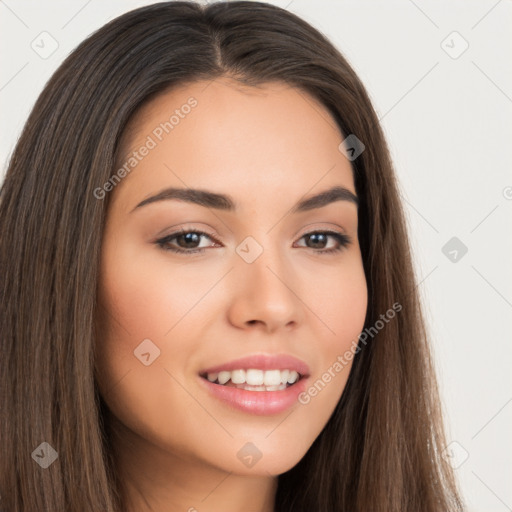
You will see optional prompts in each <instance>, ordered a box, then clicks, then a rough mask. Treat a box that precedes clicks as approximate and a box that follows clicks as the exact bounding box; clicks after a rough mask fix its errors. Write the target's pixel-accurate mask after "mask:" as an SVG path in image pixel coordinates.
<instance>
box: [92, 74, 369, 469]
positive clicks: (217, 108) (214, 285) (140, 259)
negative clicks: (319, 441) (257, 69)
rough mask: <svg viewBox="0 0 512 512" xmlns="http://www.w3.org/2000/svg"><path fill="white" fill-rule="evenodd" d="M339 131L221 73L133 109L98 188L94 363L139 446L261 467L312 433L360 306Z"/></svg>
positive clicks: (272, 88) (301, 105)
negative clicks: (114, 161)
mask: <svg viewBox="0 0 512 512" xmlns="http://www.w3.org/2000/svg"><path fill="white" fill-rule="evenodd" d="M171 116H173V117H171ZM166 123H167V124H166ZM343 138H344V137H343V136H342V134H341V133H340V132H339V129H338V128H337V126H336V123H335V121H334V119H333V118H332V117H331V115H330V114H329V112H328V111H327V110H326V109H325V108H324V107H323V106H322V105H321V104H320V103H318V102H317V101H316V100H315V99H313V98H312V97H311V96H309V95H307V94H306V93H305V92H302V91H298V90H297V89H294V88H291V87H289V86H287V85H284V84H280V83H271V84H266V85H265V86H261V87H258V88H253V87H242V86H241V85H239V84H236V83H235V82H233V81H231V80H230V79H228V78H221V79H217V80H215V81H213V82H196V83H193V84H191V85H187V86H182V87H181V88H179V89H174V90H172V92H166V93H165V94H162V95H160V96H159V97H157V98H155V99H153V100H152V101H151V102H149V103H148V104H146V105H145V106H144V107H143V108H142V110H140V111H139V112H138V113H137V115H136V116H135V118H134V119H133V120H132V122H131V123H130V125H129V127H128V128H127V130H126V133H125V134H124V137H123V141H122V151H121V155H122V156H121V158H120V160H119V162H118V166H117V167H116V172H117V173H118V177H119V178H121V179H120V180H117V181H116V182H115V183H114V182H112V183H110V184H107V185H106V186H105V187H104V190H105V191H107V192H106V193H108V194H111V196H110V198H109V199H110V200H111V202H110V205H109V211H108V216H107V221H106V226H105V231H104V238H103V244H102V254H101V272H100V277H99V289H98V294H99V295H98V300H99V305H100V308H99V318H98V338H97V360H96V368H97V379H98V385H99V389H100V392H101V393H102V396H103V398H104V399H105V401H106V403H107V405H108V407H109V409H110V410H111V412H112V414H113V416H114V417H115V419H116V421H117V422H118V423H119V425H120V426H122V428H123V431H124V435H126V436H130V437H131V439H132V444H133V446H134V449H137V448H136V446H138V445H143V444H145V445H146V446H151V450H149V449H148V450H145V451H144V452H143V453H145V454H148V457H149V454H150V453H152V454H158V457H159V458H160V460H168V461H180V463H182V464H186V462H187V461H195V463H197V464H201V465H203V466H210V467H215V468H219V469H221V470H223V471H227V472H232V473H236V474H240V475H267V476H268V475H269V474H270V475H277V474H280V473H283V472H285V471H287V470H288V469H290V468H291V467H293V466H294V465H295V464H296V463H297V462H298V461H299V460H300V459H301V458H302V457H303V456H304V454H305V453H306V452H307V450H308V449H309V447H310V446H311V444H312V443H313V441H314V440H315V438H316V437H317V436H318V435H319V434H320V432H321V431H322V429H323V428H324V426H325V425H326V423H327V421H328V419H329V417H330V416H331V414H332V412H333V410H334V408H335V406H336V404H337V403H338V401H339V399H340V397H341V394H342V392H343V389H344V387H345V384H346V381H347V378H348V375H349V371H350V367H351V364H352V362H351V360H350V358H346V357H343V355H344V354H345V353H346V352H347V351H350V350H351V349H353V347H354V342H355V341H356V340H357V338H358V334H359V333H360V332H361V330H362V329H363V326H364V318H365V313H366V307H367V288H366V280H365V275H364V271H363V265H362V260H361V253H360V247H359V243H358V237H357V225H358V215H357V205H356V203H355V202H354V201H352V200H351V199H350V198H351V195H354V196H355V194H356V191H355V187H354V181H353V177H352V170H351V166H350V162H349V161H348V160H347V158H346V157H345V156H344V154H343V153H342V152H340V150H339V149H338V147H339V145H340V143H341V142H342V140H343ZM143 148H146V149H143ZM123 168H124V170H125V172H122V170H120V171H118V169H123ZM170 189H177V190H174V191H170ZM331 189H334V191H333V192H331V193H330V194H327V195H324V196H319V197H317V198H316V199H312V198H313V197H314V196H318V195H319V194H321V193H323V192H325V191H328V190H331ZM193 190H199V191H201V192H195V193H194V192H192V191H193ZM98 196H99V197H100V199H101V193H98ZM310 199H312V200H311V201H308V200H310ZM340 357H342V358H343V363H341V362H340ZM340 367H341V368H340ZM297 374H298V375H297Z"/></svg>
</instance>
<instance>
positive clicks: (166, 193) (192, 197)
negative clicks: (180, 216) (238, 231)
mask: <svg viewBox="0 0 512 512" xmlns="http://www.w3.org/2000/svg"><path fill="white" fill-rule="evenodd" d="M170 199H176V200H179V201H185V202H187V203H193V204H197V205H199V206H204V207H206V208H215V209H217V210H224V211H236V209H237V207H236V202H235V201H234V200H233V198H232V197H230V196H229V195H225V194H218V193H216V192H210V191H208V190H201V189H192V188H166V189H164V190H162V191H160V192H159V193H158V194H155V195H153V196H151V197H148V198H147V199H144V200H143V201H141V202H140V203H139V204H138V205H137V206H135V208H133V210H132V212H133V211H134V210H136V209H137V208H141V207H142V206H145V205H148V204H152V203H156V202H158V201H165V200H170ZM335 201H349V202H351V203H354V204H355V205H356V206H359V198H358V197H357V196H356V195H355V194H354V193H353V192H351V191H350V190H348V189H347V188H345V187H341V186H336V187H332V188H329V189H327V190H324V191H323V192H320V193H319V194H316V195H314V196H310V197H308V198H306V199H303V200H301V201H299V202H298V203H297V204H296V205H295V206H294V207H293V208H292V209H291V213H300V212H305V211H308V210H314V209H316V208H322V207H324V206H327V205H328V204H331V203H334V202H335Z"/></svg>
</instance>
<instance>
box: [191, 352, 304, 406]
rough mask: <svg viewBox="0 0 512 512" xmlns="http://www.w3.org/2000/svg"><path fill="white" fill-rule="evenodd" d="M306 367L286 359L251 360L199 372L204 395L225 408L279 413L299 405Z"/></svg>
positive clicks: (240, 360)
mask: <svg viewBox="0 0 512 512" xmlns="http://www.w3.org/2000/svg"><path fill="white" fill-rule="evenodd" d="M309 375H310V373H309V367H308V366H307V364H306V363H304V362H303V361H301V360H299V359H297V358H295V357H293V356H289V355H266V354H257V355H254V356H249V357H245V358H242V359H237V360H236V361H230V362H229V363H225V364H222V365H219V366H214V367H211V368H206V369H204V370H202V371H200V372H199V375H198V377H199V380H200V383H201V385H202V386H203V388H204V389H205V390H206V391H207V393H208V394H209V395H210V396H211V397H214V398H215V399H217V400H219V401H220V402H221V403H223V404H224V405H228V406H230V407H231V408H235V409H237V410H239V411H243V412H245V413H252V414H259V415H269V414H278V413H281V412H283V411H285V410H287V409H289V408H290V407H292V406H293V405H295V404H296V403H297V402H298V396H299V395H300V393H302V392H303V391H304V390H305V389H306V386H307V380H308V377H309Z"/></svg>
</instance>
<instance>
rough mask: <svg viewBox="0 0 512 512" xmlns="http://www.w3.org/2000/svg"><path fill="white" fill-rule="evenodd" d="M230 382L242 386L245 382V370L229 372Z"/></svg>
mask: <svg viewBox="0 0 512 512" xmlns="http://www.w3.org/2000/svg"><path fill="white" fill-rule="evenodd" d="M231 382H232V383H233V384H243V383H244V382H245V370H233V371H232V372H231Z"/></svg>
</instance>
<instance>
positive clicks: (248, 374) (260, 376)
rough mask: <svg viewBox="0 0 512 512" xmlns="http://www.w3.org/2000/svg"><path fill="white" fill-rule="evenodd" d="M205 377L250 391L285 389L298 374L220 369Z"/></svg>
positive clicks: (292, 371) (278, 371)
mask: <svg viewBox="0 0 512 512" xmlns="http://www.w3.org/2000/svg"><path fill="white" fill-rule="evenodd" d="M206 377H207V379H208V380H209V381H210V382H216V381H218V383H219V384H226V383H228V382H229V381H231V383H232V384H236V385H237V387H243V386H241V385H242V384H247V386H245V387H244V389H250V390H251V391H277V390H278V389H285V388H286V385H287V384H294V383H295V382H297V380H298V379H299V377H300V376H299V374H298V373H297V372H296V371H295V370H266V371H265V370H258V369H253V368H251V369H249V370H233V371H231V372H228V371H222V372H218V373H208V374H207V376H206Z"/></svg>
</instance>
